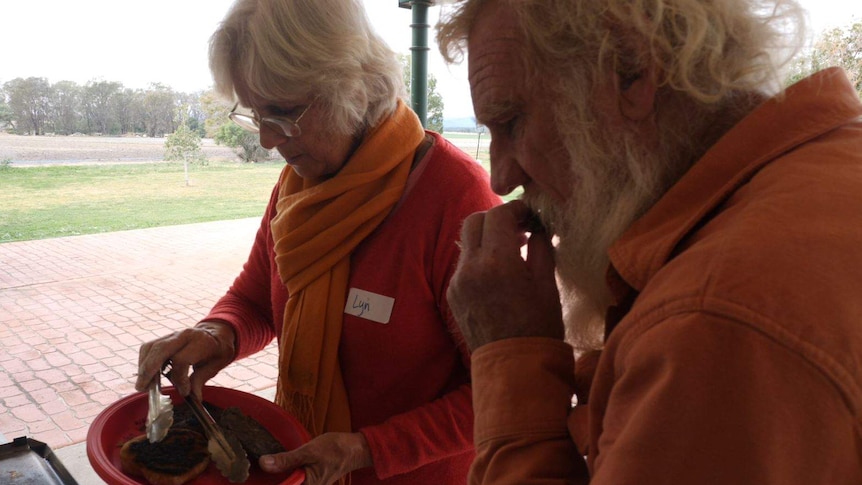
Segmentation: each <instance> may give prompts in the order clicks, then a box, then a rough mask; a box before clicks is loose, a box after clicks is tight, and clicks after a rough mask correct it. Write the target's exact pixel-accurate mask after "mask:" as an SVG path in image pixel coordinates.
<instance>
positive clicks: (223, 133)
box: [213, 123, 269, 162]
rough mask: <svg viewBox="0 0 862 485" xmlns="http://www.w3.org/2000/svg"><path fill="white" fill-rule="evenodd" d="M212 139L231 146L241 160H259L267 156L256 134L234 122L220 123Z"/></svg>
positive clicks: (267, 152) (266, 151) (267, 153)
mask: <svg viewBox="0 0 862 485" xmlns="http://www.w3.org/2000/svg"><path fill="white" fill-rule="evenodd" d="M213 139H214V140H215V141H216V143H218V144H222V145H225V146H228V147H231V148H233V149H234V153H236V156H238V157H239V158H240V160H242V161H243V162H261V161H264V160H266V159H268V158H269V150H267V149H266V148H264V147H262V146H260V139H259V138H258V136H257V135H256V134H255V133H251V132H248V131H246V130H243V129H242V128H240V127H239V126H237V125H236V124H234V123H224V124H222V125H221V126H220V127H219V128H218V131H216V134H215V136H213Z"/></svg>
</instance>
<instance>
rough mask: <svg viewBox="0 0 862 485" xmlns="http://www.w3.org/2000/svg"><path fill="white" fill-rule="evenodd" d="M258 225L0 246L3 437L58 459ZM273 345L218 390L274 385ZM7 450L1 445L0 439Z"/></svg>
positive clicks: (231, 264) (201, 300)
mask: <svg viewBox="0 0 862 485" xmlns="http://www.w3.org/2000/svg"><path fill="white" fill-rule="evenodd" d="M257 225H258V219H256V218H251V219H241V220H236V221H221V222H211V223H202V224H192V225H184V226H170V227H162V228H154V229H143V230H135V231H123V232H113V233H107V234H98V235H88V236H73V237H64V238H56V239H45V240H40V241H25V242H13V243H5V244H0V435H2V436H4V437H5V438H6V440H11V439H13V438H16V437H19V436H27V437H30V438H33V439H36V440H38V441H41V442H44V443H47V444H48V445H49V446H50V447H51V448H52V449H54V450H56V449H59V448H62V447H64V446H67V445H71V444H75V443H80V442H82V441H84V440H85V439H86V436H87V429H88V427H89V425H90V423H91V422H92V421H93V419H95V417H96V416H97V415H98V414H99V412H101V411H102V410H103V409H104V408H105V407H106V406H107V405H109V404H111V403H113V402H115V401H116V400H118V399H120V398H121V397H123V396H126V395H128V394H131V393H133V392H134V388H133V385H134V374H135V372H136V371H137V358H138V347H140V345H141V344H142V343H143V342H146V341H148V340H151V339H154V338H156V337H159V336H161V335H164V334H167V333H170V332H172V331H175V330H178V329H181V328H184V327H187V326H189V325H192V324H194V323H195V322H196V321H197V320H198V319H199V318H201V317H202V316H204V314H205V313H206V312H207V311H208V310H209V308H210V306H212V304H213V303H215V301H216V300H217V299H218V298H219V297H221V296H222V295H223V294H224V292H225V290H226V289H227V288H228V286H229V285H230V284H231V282H233V279H234V277H235V276H236V275H237V273H238V272H239V271H240V269H241V268H242V264H243V263H244V262H245V260H246V257H247V256H248V252H249V249H250V248H251V243H252V241H253V239H254V234H255V231H256V230H257ZM276 361H277V357H276V350H275V348H274V344H271V345H270V346H269V347H268V348H267V349H266V350H265V351H263V352H260V353H258V354H257V355H255V356H252V357H250V358H247V359H244V360H242V361H240V362H237V363H234V364H231V365H230V366H229V367H228V368H227V369H225V370H224V371H222V373H221V374H219V375H218V376H216V377H215V378H214V379H213V380H212V381H210V383H211V384H213V385H218V386H224V387H232V388H235V389H240V390H243V391H247V392H257V391H260V390H263V389H267V388H271V387H272V386H273V385H274V384H275V377H276V370H275V369H276ZM0 442H3V440H2V439H0Z"/></svg>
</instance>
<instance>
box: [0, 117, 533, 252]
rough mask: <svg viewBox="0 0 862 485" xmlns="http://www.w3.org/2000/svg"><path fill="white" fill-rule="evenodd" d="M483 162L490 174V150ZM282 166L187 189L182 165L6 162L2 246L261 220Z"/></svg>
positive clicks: (0, 206)
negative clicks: (129, 230)
mask: <svg viewBox="0 0 862 485" xmlns="http://www.w3.org/2000/svg"><path fill="white" fill-rule="evenodd" d="M459 135H462V134H458V135H455V136H450V134H448V133H447V135H446V136H447V138H450V139H456V138H459V137H460V136H459ZM463 135H464V136H466V137H470V138H473V137H476V135H475V134H463ZM484 136H487V135H483V137H484ZM465 150H467V153H469V154H470V155H471V156H475V155H476V152H475V150H474V149H472V148H470V149H468V148H465ZM478 159H479V161H480V163H481V164H482V165H483V167H485V169H486V170H488V169H489V163H488V149H487V148H484V147H483V148H482V149H481V150H479V156H478ZM282 167H284V162H283V161H277V162H271V163H258V164H243V163H231V162H221V163H216V162H210V163H209V164H208V165H191V166H190V170H189V179H190V184H189V185H188V186H187V185H186V180H185V174H184V171H183V165H182V163H178V162H177V163H147V164H132V163H114V164H104V165H79V166H45V167H16V166H14V165H12V164H4V163H2V160H0V243H4V242H11V241H28V240H34V239H46V238H52V237H61V236H76V235H81V234H94V233H100V232H112V231H123V230H128V229H141V228H146V227H158V226H169V225H175V224H190V223H196V222H208V221H219V220H229V219H239V218H243V217H260V216H261V215H262V214H263V210H264V208H265V207H266V203H267V201H268V200H269V196H270V193H271V192H272V188H273V186H274V185H275V183H276V181H277V180H278V174H279V173H280V171H281V169H282ZM519 193H520V190H518V191H516V192H515V193H513V194H510V195H509V196H507V197H505V199H506V200H511V199H512V198H514V197H516V196H517V195H518V194H519Z"/></svg>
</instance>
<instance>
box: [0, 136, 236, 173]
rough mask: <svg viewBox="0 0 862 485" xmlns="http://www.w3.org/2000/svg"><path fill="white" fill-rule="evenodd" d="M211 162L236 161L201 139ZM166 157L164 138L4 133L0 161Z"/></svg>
mask: <svg viewBox="0 0 862 485" xmlns="http://www.w3.org/2000/svg"><path fill="white" fill-rule="evenodd" d="M201 149H202V150H203V152H204V155H206V157H207V158H208V159H209V160H210V161H236V160H238V158H237V156H236V154H235V153H234V152H233V150H232V149H231V148H228V147H225V146H219V145H216V144H215V142H214V141H213V140H211V139H208V138H207V139H204V140H201ZM164 158H165V139H164V138H143V137H131V136H130V137H110V136H22V135H10V134H7V133H0V162H3V161H7V160H8V161H9V162H11V163H12V164H13V165H15V164H18V165H28V164H36V163H38V164H49V163H119V162H153V161H163V160H164Z"/></svg>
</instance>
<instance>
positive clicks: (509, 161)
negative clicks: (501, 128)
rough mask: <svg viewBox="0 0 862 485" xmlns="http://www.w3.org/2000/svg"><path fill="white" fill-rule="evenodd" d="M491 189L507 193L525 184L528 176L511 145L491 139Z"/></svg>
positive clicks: (497, 192)
mask: <svg viewBox="0 0 862 485" xmlns="http://www.w3.org/2000/svg"><path fill="white" fill-rule="evenodd" d="M490 156H491V190H493V191H494V192H495V193H496V194H497V195H508V194H509V193H511V192H512V191H513V190H515V189H516V188H518V186H519V185H521V186H522V185H525V184H526V183H527V182H528V181H529V179H530V178H529V176H527V174H526V173H525V172H524V170H523V169H522V168H521V165H520V164H519V163H518V160H519V159H518V157H517V155H516V154H515V151H514V150H512V147H511V146H505V145H504V144H502V143H496V140H494V139H492V140H491V150H490Z"/></svg>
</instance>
